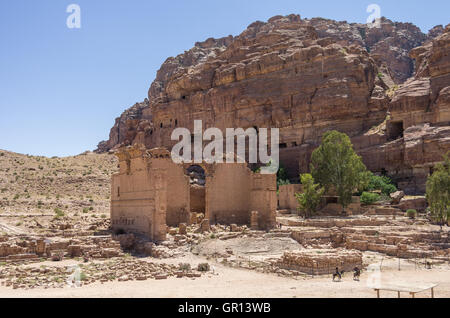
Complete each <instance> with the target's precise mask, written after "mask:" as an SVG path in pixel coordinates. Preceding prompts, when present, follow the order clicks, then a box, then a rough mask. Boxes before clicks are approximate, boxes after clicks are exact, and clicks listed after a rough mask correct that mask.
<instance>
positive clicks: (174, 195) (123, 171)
mask: <svg viewBox="0 0 450 318" xmlns="http://www.w3.org/2000/svg"><path fill="white" fill-rule="evenodd" d="M117 157H118V158H119V167H120V169H119V173H118V174H116V175H114V176H113V178H112V182H111V187H112V189H111V193H112V196H111V223H112V229H113V230H114V231H115V232H116V233H121V232H131V233H137V234H143V235H145V236H147V237H148V238H150V239H151V240H152V241H156V242H159V241H164V240H165V239H166V234H167V226H171V227H178V226H179V225H180V224H182V223H183V224H193V223H199V217H198V216H199V214H198V213H192V212H204V213H202V215H204V219H205V220H208V221H207V222H209V224H223V225H230V224H237V225H253V226H254V227H255V228H256V229H258V230H269V229H272V228H274V227H275V224H276V208H277V193H276V192H277V185H276V176H275V175H263V174H259V173H253V172H252V171H251V170H250V169H249V168H248V167H247V164H245V163H233V164H227V163H223V164H206V163H202V164H200V165H195V166H199V167H200V168H201V169H203V170H204V171H205V176H206V178H205V179H206V180H205V185H204V186H202V185H198V184H197V185H195V186H194V187H195V188H194V190H193V186H192V185H191V180H190V177H189V173H188V172H189V171H190V170H191V168H192V165H189V164H176V163H174V162H173V161H172V159H171V156H170V153H169V151H168V150H166V149H162V148H157V149H152V150H148V149H146V148H145V146H143V145H134V146H130V147H124V148H121V149H120V150H119V151H118V152H117ZM202 187H203V188H202ZM199 193H201V195H199ZM202 210H203V211H202ZM252 211H256V212H257V214H258V219H257V223H255V222H253V223H252V224H250V223H251V213H252ZM194 214H195V218H193V216H194ZM194 219H195V220H194ZM200 219H201V218H200ZM194 221H195V222H194Z"/></svg>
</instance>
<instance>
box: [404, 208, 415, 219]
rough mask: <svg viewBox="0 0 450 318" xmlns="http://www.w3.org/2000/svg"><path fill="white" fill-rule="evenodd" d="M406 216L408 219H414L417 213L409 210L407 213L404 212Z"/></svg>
mask: <svg viewBox="0 0 450 318" xmlns="http://www.w3.org/2000/svg"><path fill="white" fill-rule="evenodd" d="M406 216H407V217H409V218H410V219H415V218H416V217H417V211H416V210H413V209H409V210H408V211H406Z"/></svg>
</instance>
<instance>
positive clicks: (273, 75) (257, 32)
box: [98, 15, 450, 192]
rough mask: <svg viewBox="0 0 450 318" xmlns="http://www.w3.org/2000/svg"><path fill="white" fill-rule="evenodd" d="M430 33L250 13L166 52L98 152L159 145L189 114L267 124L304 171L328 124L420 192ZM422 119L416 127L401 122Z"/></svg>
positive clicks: (442, 54) (437, 50)
mask: <svg viewBox="0 0 450 318" xmlns="http://www.w3.org/2000/svg"><path fill="white" fill-rule="evenodd" d="M441 31H442V30H441V29H440V28H439V27H436V28H434V29H432V30H431V31H430V34H429V35H425V34H423V33H422V32H420V30H419V29H418V28H417V27H415V26H414V25H412V24H409V23H394V22H392V21H390V20H387V19H382V20H381V28H370V27H368V26H367V25H363V24H349V23H347V22H336V21H332V20H326V19H311V20H302V19H301V18H300V16H298V15H290V16H286V17H283V16H276V17H273V18H271V19H270V20H269V21H268V22H266V23H264V22H255V23H253V24H251V25H250V26H249V27H248V28H247V29H246V30H245V31H244V32H243V33H242V34H240V35H239V36H236V37H232V36H229V37H226V38H222V39H208V40H207V41H205V42H201V43H196V45H195V47H194V48H192V49H191V50H189V51H187V52H185V53H184V54H181V55H179V56H177V57H175V58H169V59H168V60H167V61H166V62H165V63H164V64H163V65H162V67H161V69H160V70H159V72H158V74H157V78H156V80H155V81H154V82H153V84H152V85H151V87H150V90H149V99H148V100H146V101H145V102H144V103H141V104H137V105H135V106H134V107H132V108H131V109H130V110H128V111H126V112H125V113H124V114H123V115H122V116H121V117H120V118H119V119H117V121H116V124H115V126H114V127H113V129H112V130H111V135H110V139H109V141H107V142H103V143H101V144H100V145H99V149H98V150H99V151H107V150H110V149H112V148H114V147H116V146H118V145H123V144H125V145H127V144H132V143H142V144H145V145H146V146H147V147H149V148H155V147H167V148H169V149H170V148H171V147H172V146H173V145H174V144H175V142H173V141H171V140H170V137H171V134H172V131H173V129H174V128H176V127H185V128H188V129H190V130H191V131H193V124H194V120H200V119H201V120H203V129H206V128H208V127H217V128H220V129H222V130H224V129H225V128H231V127H235V128H238V127H240V128H244V129H246V128H250V127H256V128H266V127H277V128H280V134H281V136H280V139H281V140H280V143H281V144H280V146H281V150H280V159H281V162H282V163H283V165H284V166H285V167H286V169H287V171H288V172H289V174H290V177H291V178H294V179H295V178H297V177H298V173H299V172H306V171H308V167H309V159H310V155H311V152H312V151H313V150H314V149H315V148H316V147H317V146H318V144H319V143H320V140H321V136H322V135H323V133H325V132H326V131H329V130H332V129H336V130H339V131H342V132H344V133H347V134H348V135H349V136H350V137H351V138H352V140H353V142H354V144H355V148H356V149H357V151H358V152H359V153H360V154H361V155H362V156H363V159H364V161H365V163H366V165H367V166H368V167H369V168H370V169H371V170H373V171H375V172H384V173H388V174H389V175H391V176H393V177H394V178H396V179H397V180H398V181H399V182H400V183H401V184H403V185H405V187H406V188H407V192H415V191H422V190H423V184H422V179H423V177H421V178H422V179H421V181H419V183H420V185H417V184H416V182H415V181H414V182H412V183H411V182H410V181H411V180H410V179H411V178H412V177H415V176H418V175H419V174H421V175H424V173H425V172H426V169H425V166H427V168H428V172H427V174H428V173H429V167H428V166H430V165H432V164H434V163H435V162H437V161H439V159H438V157H439V156H442V154H443V152H444V150H445V149H448V147H447V143H446V142H445V138H447V137H446V136H447V135H446V134H447V132H446V131H447V130H446V128H445V127H446V126H445V122H446V121H450V119H449V118H448V114H449V113H448V110H446V109H447V108H448V101H449V93H450V89H449V88H448V86H449V78H448V68H449V66H448V65H449V63H448V27H447V29H446V30H444V31H442V32H444V33H443V34H441V35H439V34H440V33H441ZM435 35H438V37H437V38H435V39H432V37H433V36H435ZM420 45H423V46H420ZM411 49H412V51H411ZM410 52H411V53H410ZM414 59H415V60H416V65H417V67H416V69H415V75H414V76H413V77H412V78H410V79H409V80H408V81H407V82H406V83H405V84H403V85H400V87H399V84H400V83H402V82H404V81H405V80H406V79H407V78H408V77H409V76H410V75H412V74H413V73H414V63H413V60H414ZM389 112H390V113H389ZM437 123H439V125H440V127H439V128H438V127H436V126H435V124H437ZM425 124H429V126H427V127H428V128H426V129H425V128H424V129H425V130H420V129H419V130H420V131H421V132H420V133H418V132H417V129H414V128H412V127H414V126H416V125H425ZM424 127H425V126H424ZM410 128H411V130H409V129H410ZM420 136H422V137H420ZM425 136H426V137H425ZM412 140H416V141H412ZM424 140H427V142H426V143H424ZM429 141H431V142H429ZM418 144H422V145H423V146H422V148H421V149H425V151H427V155H426V156H425V157H423V158H422V159H417V158H413V157H414V156H413V155H412V152H414V151H417V147H418V146H417V145H418ZM413 145H414V146H413ZM409 149H411V151H412V152H411V151H410V150H409ZM412 149H414V150H412ZM410 152H411V154H410ZM429 154H430V155H429ZM416 156H419V155H418V154H416ZM419 157H420V156H419ZM419 157H418V158H419ZM424 169H425V170H424ZM418 170H420V171H421V172H420V173H418V172H417V171H418Z"/></svg>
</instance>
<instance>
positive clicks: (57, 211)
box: [54, 208, 64, 218]
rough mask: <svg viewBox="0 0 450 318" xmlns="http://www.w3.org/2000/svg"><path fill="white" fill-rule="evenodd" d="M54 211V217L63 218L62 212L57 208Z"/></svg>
mask: <svg viewBox="0 0 450 318" xmlns="http://www.w3.org/2000/svg"><path fill="white" fill-rule="evenodd" d="M54 211H55V214H56V217H58V218H60V217H63V216H64V212H63V210H61V209H59V208H55V210H54Z"/></svg>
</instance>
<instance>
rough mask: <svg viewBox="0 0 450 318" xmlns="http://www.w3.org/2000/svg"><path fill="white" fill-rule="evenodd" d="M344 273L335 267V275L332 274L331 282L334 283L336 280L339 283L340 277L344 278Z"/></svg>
mask: <svg viewBox="0 0 450 318" xmlns="http://www.w3.org/2000/svg"><path fill="white" fill-rule="evenodd" d="M344 273H345V272H344V271H342V272H341V271H339V268H337V267H336V273H334V274H333V282H335V281H336V278H337V279H338V281H339V282H340V281H341V280H342V277H344Z"/></svg>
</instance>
